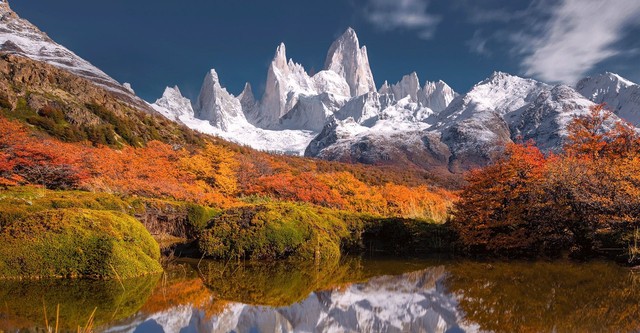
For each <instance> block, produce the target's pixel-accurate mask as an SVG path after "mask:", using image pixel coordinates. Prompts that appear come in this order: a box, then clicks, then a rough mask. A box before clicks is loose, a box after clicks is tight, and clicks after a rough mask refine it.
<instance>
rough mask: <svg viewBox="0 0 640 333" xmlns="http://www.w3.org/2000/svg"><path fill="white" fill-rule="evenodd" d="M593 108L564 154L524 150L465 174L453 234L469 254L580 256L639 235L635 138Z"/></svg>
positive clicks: (514, 149) (638, 141) (572, 131)
mask: <svg viewBox="0 0 640 333" xmlns="http://www.w3.org/2000/svg"><path fill="white" fill-rule="evenodd" d="M610 117H611V114H610V112H608V111H606V110H604V109H603V107H602V106H597V107H594V108H593V109H592V110H591V112H590V114H589V115H586V116H582V117H577V118H576V119H574V120H573V121H572V122H571V124H570V125H569V126H568V130H569V136H568V140H567V144H566V146H565V152H564V153H563V154H561V155H557V156H556V155H550V156H547V157H545V156H543V155H542V153H540V151H538V149H537V148H536V147H535V146H533V144H531V143H529V144H526V145H510V146H509V147H507V151H506V155H505V157H504V158H502V159H500V160H499V161H497V162H496V163H495V164H494V165H491V166H488V167H486V168H484V169H482V170H477V171H473V172H471V173H470V174H469V176H468V180H469V185H468V186H467V187H466V188H465V189H464V191H463V192H462V194H461V199H460V201H459V202H458V203H457V204H456V205H455V210H454V215H455V218H454V220H453V226H454V227H455V228H456V230H457V231H458V233H459V235H460V238H461V241H462V242H463V243H464V244H465V245H466V246H467V247H468V248H469V249H471V250H478V251H491V252H503V253H508V254H519V253H520V254H525V253H526V254H541V253H547V252H551V253H557V252H559V251H562V250H571V251H572V252H573V253H576V254H585V253H589V252H591V251H594V250H598V249H599V248H602V247H622V246H625V245H626V244H625V243H626V242H628V241H629V240H628V239H625V237H628V235H629V234H630V233H631V231H633V230H635V228H637V227H640V136H639V135H638V134H637V133H636V132H635V130H634V129H633V128H632V126H631V125H629V124H626V123H624V122H619V123H616V124H614V125H613V126H611V123H612V121H609V119H610Z"/></svg>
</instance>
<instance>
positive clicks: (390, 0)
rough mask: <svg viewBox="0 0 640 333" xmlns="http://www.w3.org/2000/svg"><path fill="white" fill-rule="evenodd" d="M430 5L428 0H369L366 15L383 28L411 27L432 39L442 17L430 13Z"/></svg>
mask: <svg viewBox="0 0 640 333" xmlns="http://www.w3.org/2000/svg"><path fill="white" fill-rule="evenodd" d="M428 6H429V1H428V0H369V4H368V6H367V7H366V9H365V16H366V18H367V20H369V22H371V23H373V24H375V25H376V26H377V27H379V28H381V29H383V30H394V29H398V28H401V29H409V30H413V31H416V32H417V33H418V36H419V37H420V38H423V39H430V38H432V37H433V35H434V33H435V29H436V26H437V25H438V23H440V20H441V19H440V17H439V16H436V15H432V14H429V13H428V12H427V7H428Z"/></svg>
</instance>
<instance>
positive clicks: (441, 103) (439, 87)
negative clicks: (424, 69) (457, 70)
mask: <svg viewBox="0 0 640 333" xmlns="http://www.w3.org/2000/svg"><path fill="white" fill-rule="evenodd" d="M457 96H458V93H456V92H455V91H454V90H453V89H452V88H451V87H449V85H448V84H446V83H445V82H444V81H442V80H439V81H437V82H430V81H427V82H426V83H425V85H424V87H422V89H421V91H420V92H419V93H418V103H420V104H421V105H422V106H423V107H427V108H429V109H431V110H433V111H434V112H435V113H440V112H442V111H443V110H444V109H446V108H447V106H449V104H451V102H452V101H453V99H454V98H456V97H457Z"/></svg>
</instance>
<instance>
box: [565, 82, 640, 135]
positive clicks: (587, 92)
mask: <svg viewBox="0 0 640 333" xmlns="http://www.w3.org/2000/svg"><path fill="white" fill-rule="evenodd" d="M576 89H577V90H578V91H579V92H580V93H581V94H582V95H583V96H585V97H587V98H588V99H590V100H591V101H593V102H595V103H598V104H600V103H606V104H607V108H608V109H610V110H611V111H613V112H614V113H615V114H616V115H618V117H620V118H622V119H624V120H626V121H628V122H630V123H632V124H633V125H635V126H636V127H637V126H640V85H638V84H636V83H633V82H631V81H629V80H627V79H625V78H623V77H621V76H620V75H617V74H613V73H609V72H606V73H604V74H600V75H597V76H593V77H587V78H585V79H582V80H580V81H579V82H578V84H577V85H576Z"/></svg>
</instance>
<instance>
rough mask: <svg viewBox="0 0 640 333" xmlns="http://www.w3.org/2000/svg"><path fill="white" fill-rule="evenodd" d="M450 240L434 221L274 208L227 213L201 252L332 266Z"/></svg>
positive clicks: (206, 235)
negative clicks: (355, 256)
mask: <svg viewBox="0 0 640 333" xmlns="http://www.w3.org/2000/svg"><path fill="white" fill-rule="evenodd" d="M451 239H452V234H451V232H450V231H449V230H448V228H447V227H445V226H443V225H442V224H436V223H434V222H433V221H428V220H411V219H388V218H382V217H377V216H372V215H367V214H357V213H351V212H346V211H339V210H332V209H327V208H320V207H316V206H312V205H307V204H296V203H286V202H271V203H261V204H257V205H251V206H245V207H240V208H234V209H230V210H227V211H224V212H223V213H222V214H221V215H219V216H218V217H216V218H214V219H213V220H212V221H211V222H210V224H209V226H208V227H207V228H206V229H205V230H204V231H203V233H202V235H201V236H200V239H199V247H200V250H201V251H202V252H203V253H204V254H205V255H208V256H211V257H213V258H218V259H227V258H249V259H283V258H298V259H303V260H327V259H336V258H339V257H340V255H341V254H342V253H346V252H351V253H355V252H362V251H376V252H385V253H392V254H418V253H428V252H434V251H441V250H444V249H446V248H447V247H449V246H450V244H451V242H450V240H451Z"/></svg>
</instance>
